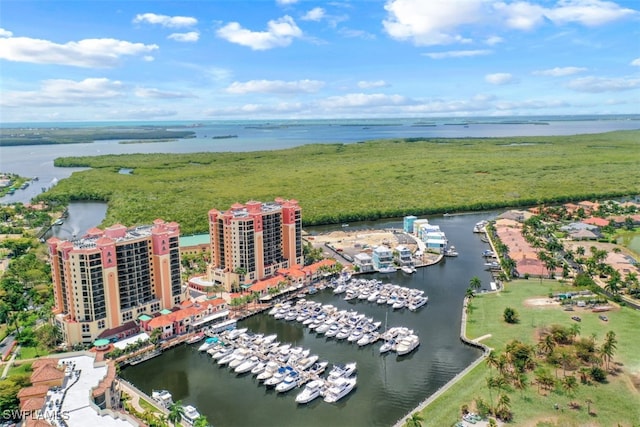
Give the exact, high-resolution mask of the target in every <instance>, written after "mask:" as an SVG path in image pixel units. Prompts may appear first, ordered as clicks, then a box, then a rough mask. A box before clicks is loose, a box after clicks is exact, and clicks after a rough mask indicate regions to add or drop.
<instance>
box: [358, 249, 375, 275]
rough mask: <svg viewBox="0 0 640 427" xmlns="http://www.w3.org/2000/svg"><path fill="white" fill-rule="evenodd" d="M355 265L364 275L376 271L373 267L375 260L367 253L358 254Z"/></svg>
mask: <svg viewBox="0 0 640 427" xmlns="http://www.w3.org/2000/svg"><path fill="white" fill-rule="evenodd" d="M353 265H355V266H357V267H358V269H359V270H360V272H362V273H368V272H371V271H374V270H375V269H374V267H373V259H372V258H371V255H369V254H368V253H366V252H361V253H359V254H356V256H355V257H354V261H353Z"/></svg>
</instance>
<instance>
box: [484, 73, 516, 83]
mask: <svg viewBox="0 0 640 427" xmlns="http://www.w3.org/2000/svg"><path fill="white" fill-rule="evenodd" d="M484 80H485V81H486V82H487V83H491V84H493V85H506V84H509V83H513V82H514V80H515V79H514V78H513V76H512V75H511V74H509V73H495V74H487V75H486V76H484Z"/></svg>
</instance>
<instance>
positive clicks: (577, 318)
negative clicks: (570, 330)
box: [571, 316, 582, 322]
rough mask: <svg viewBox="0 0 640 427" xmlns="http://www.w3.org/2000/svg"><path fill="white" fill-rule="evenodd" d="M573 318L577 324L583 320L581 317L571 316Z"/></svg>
mask: <svg viewBox="0 0 640 427" xmlns="http://www.w3.org/2000/svg"><path fill="white" fill-rule="evenodd" d="M571 318H572V319H573V320H575V321H576V322H582V319H581V318H580V317H579V316H571Z"/></svg>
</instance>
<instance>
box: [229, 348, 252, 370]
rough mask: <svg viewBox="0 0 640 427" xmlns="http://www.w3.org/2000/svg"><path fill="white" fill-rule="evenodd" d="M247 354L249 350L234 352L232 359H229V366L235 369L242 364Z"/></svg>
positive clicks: (247, 356)
mask: <svg viewBox="0 0 640 427" xmlns="http://www.w3.org/2000/svg"><path fill="white" fill-rule="evenodd" d="M249 354H250V351H249V350H245V351H240V352H238V353H236V354H235V356H234V357H233V359H232V360H230V361H229V367H230V368H231V369H234V370H235V369H236V368H237V367H238V366H240V365H242V364H243V363H244V361H245V360H247V358H249Z"/></svg>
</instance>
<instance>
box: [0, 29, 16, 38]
mask: <svg viewBox="0 0 640 427" xmlns="http://www.w3.org/2000/svg"><path fill="white" fill-rule="evenodd" d="M11 36H13V33H12V32H11V31H9V30H5V29H4V28H0V37H11Z"/></svg>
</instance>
